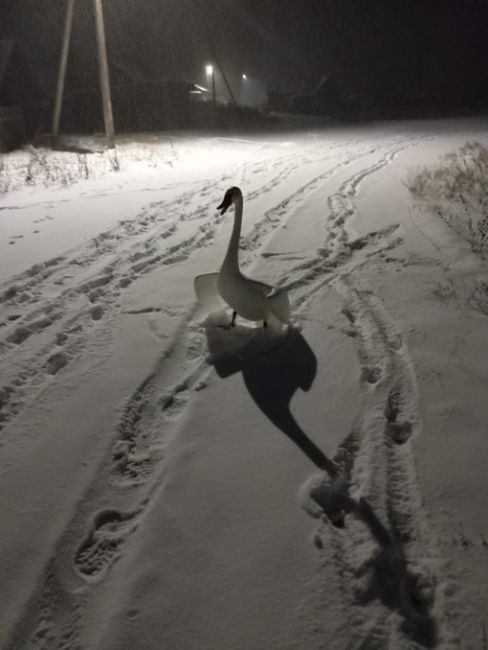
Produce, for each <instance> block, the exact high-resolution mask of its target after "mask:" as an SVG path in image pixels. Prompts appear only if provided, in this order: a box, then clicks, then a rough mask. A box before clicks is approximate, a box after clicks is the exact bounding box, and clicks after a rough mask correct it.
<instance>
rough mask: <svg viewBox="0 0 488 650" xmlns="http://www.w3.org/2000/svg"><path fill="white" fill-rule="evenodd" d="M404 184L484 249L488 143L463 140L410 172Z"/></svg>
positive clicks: (474, 247)
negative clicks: (429, 163) (435, 160)
mask: <svg viewBox="0 0 488 650" xmlns="http://www.w3.org/2000/svg"><path fill="white" fill-rule="evenodd" d="M407 187H408V188H409V190H410V191H411V192H412V193H413V194H414V195H415V196H416V197H418V198H420V199H423V200H424V201H427V202H428V203H429V204H430V206H431V207H432V208H433V209H434V210H435V212H436V213H437V214H438V215H439V217H440V218H441V219H442V220H443V221H444V222H445V223H446V224H447V225H448V226H449V227H450V228H453V229H454V230H455V231H456V232H457V233H458V234H459V235H460V236H461V237H463V239H465V240H466V241H468V242H469V244H470V245H471V248H472V250H473V251H475V252H477V253H486V252H487V251H488V147H487V146H485V145H482V144H480V143H479V142H466V144H465V145H463V146H462V147H461V148H460V149H459V151H456V152H453V153H450V154H448V155H446V156H444V157H443V158H442V159H441V160H440V161H439V163H438V164H437V165H435V166H431V167H421V168H420V169H417V170H415V171H414V172H413V173H411V174H410V176H409V178H408V179H407Z"/></svg>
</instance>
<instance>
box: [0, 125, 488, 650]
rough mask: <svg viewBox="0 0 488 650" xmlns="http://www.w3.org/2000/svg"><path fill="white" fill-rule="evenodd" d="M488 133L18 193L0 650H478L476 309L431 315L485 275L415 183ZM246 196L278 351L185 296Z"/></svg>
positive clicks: (1, 484)
mask: <svg viewBox="0 0 488 650" xmlns="http://www.w3.org/2000/svg"><path fill="white" fill-rule="evenodd" d="M486 135H487V134H486V132H483V131H482V130H481V129H480V127H479V125H477V124H476V123H474V122H471V123H470V122H466V123H463V122H451V123H445V124H443V123H430V124H419V125H411V124H403V125H397V126H395V125H379V126H375V127H368V128H357V129H352V128H350V129H347V130H329V131H327V130H319V129H316V130H310V131H302V132H284V133H282V134H274V135H273V136H266V137H264V136H260V137H257V136H255V137H248V138H246V137H241V136H239V137H236V138H204V137H201V138H191V137H184V138H183V137H181V138H178V137H175V138H174V139H173V140H172V141H171V143H170V146H169V145H168V143H167V142H166V141H164V142H163V141H162V142H161V145H160V146H161V153H160V154H159V155H160V160H161V161H163V162H162V164H160V165H159V166H153V167H151V166H150V167H144V160H142V161H139V162H138V164H135V163H132V164H127V166H126V167H125V168H123V169H122V170H121V171H119V172H117V173H116V172H113V173H104V174H103V175H100V176H99V177H97V176H96V175H94V176H93V177H91V178H90V179H89V180H86V181H83V182H80V183H79V184H76V185H73V186H72V187H69V188H61V189H59V188H49V189H46V188H41V187H34V188H31V189H29V191H28V192H26V191H25V190H22V189H18V190H15V191H12V192H11V193H9V194H7V195H6V196H5V197H4V198H3V200H2V205H0V208H1V210H0V232H2V233H3V234H4V235H5V237H4V241H3V243H2V256H3V257H2V259H3V260H4V263H3V264H2V269H1V278H2V280H1V282H2V284H1V286H0V308H1V316H0V325H1V327H0V356H1V364H2V366H1V367H2V377H1V382H0V385H1V386H2V387H3V388H1V389H0V390H1V392H0V414H1V420H0V424H1V431H0V440H1V447H0V454H1V456H2V464H1V473H0V504H1V509H2V513H3V520H4V525H3V526H2V530H1V532H0V570H1V575H2V586H1V592H0V593H1V595H2V602H3V603H4V604H3V607H2V611H1V613H0V644H1V647H2V648H6V649H8V650H10V649H18V650H21V649H22V650H24V649H27V648H29V649H36V650H40V649H41V648H42V649H45V650H51V649H61V648H65V649H67V648H85V649H87V650H88V649H92V648H103V649H104V650H105V649H109V648H110V649H113V650H115V649H117V650H120V649H127V650H129V649H133V648H138V649H141V650H146V649H147V650H151V649H152V648H161V647H164V648H174V649H175V650H176V649H185V650H193V648H195V649H196V648H198V649H199V650H200V649H203V648H208V649H209V650H210V649H212V650H217V649H219V650H220V649H221V648H222V650H223V649H225V650H228V649H234V648H235V649H239V650H241V649H242V650H244V649H245V650H251V649H252V650H254V649H256V650H258V649H261V648H267V649H276V650H279V649H282V648H287V649H291V648H296V649H301V648H306V649H307V650H308V649H311V650H314V649H315V648H317V649H318V648H328V649H336V648H337V649H338V650H339V649H341V650H342V649H349V648H351V649H352V648H392V649H404V648H405V649H407V648H423V647H430V648H432V647H439V648H479V647H483V646H482V643H483V637H482V634H483V630H484V629H485V628H484V625H485V624H486V625H488V605H487V600H488V589H487V587H486V585H485V581H484V580H483V579H482V575H483V572H484V573H485V575H486V571H487V570H488V551H487V547H488V545H487V542H486V539H488V521H487V520H486V514H485V513H486V506H487V505H488V504H487V503H486V496H484V495H485V494H486V493H487V491H486V487H487V485H486V483H487V480H486V477H485V472H484V469H483V468H484V467H485V466H486V461H487V460H488V458H487V448H486V444H484V443H483V436H484V431H483V425H482V423H483V422H486V418H487V417H488V412H487V407H486V406H485V401H484V397H483V396H484V394H485V390H486V380H487V379H488V375H487V370H486V366H485V364H482V363H481V361H480V355H479V350H480V349H484V348H485V347H486V333H485V331H486V315H485V314H482V313H481V312H476V311H473V310H472V309H471V310H470V309H468V307H466V308H460V306H459V304H458V302H456V301H454V300H453V301H452V303H449V302H448V301H446V302H445V303H444V304H440V303H439V302H435V301H434V299H433V297H432V296H433V290H434V289H435V288H436V287H437V286H438V285H439V284H442V283H443V282H445V281H446V273H452V272H453V269H454V270H456V269H457V268H460V269H462V272H463V274H464V275H463V278H462V281H460V283H459V295H462V296H464V294H466V292H467V291H468V289H467V288H466V287H467V286H468V285H469V283H470V282H474V281H475V278H478V277H479V276H480V274H483V273H486V269H484V267H483V266H482V264H481V262H479V261H477V260H475V259H474V257H473V256H472V254H471V253H470V252H469V251H466V250H465V247H463V242H459V241H457V240H456V238H455V236H454V234H453V233H452V232H451V231H449V230H447V232H446V229H445V227H444V228H443V227H442V224H441V223H437V222H436V220H435V217H434V216H432V215H429V214H428V213H426V212H422V209H421V208H419V207H415V206H413V204H412V201H411V198H410V196H409V193H408V190H407V189H406V188H405V186H404V185H403V184H402V180H403V179H404V178H405V176H406V173H407V170H408V169H409V168H411V167H412V166H415V165H418V164H424V163H428V162H431V161H432V160H434V159H435V157H436V156H437V155H439V154H440V153H443V152H444V151H448V150H450V149H452V148H455V147H456V146H458V145H459V144H460V143H462V142H464V141H465V140H466V139H473V138H475V137H476V138H484V139H486ZM125 146H126V147H127V150H130V146H131V145H130V144H126V145H125ZM152 146H153V147H156V150H157V143H156V145H154V143H153V144H152ZM165 156H166V157H165ZM142 157H143V156H142ZM231 185H238V186H240V187H241V188H242V190H243V193H244V200H245V204H244V231H243V237H242V239H241V264H242V266H243V267H244V269H245V270H246V272H247V273H248V274H250V275H252V276H253V277H254V276H255V277H257V278H259V279H261V280H263V281H266V282H269V283H270V284H274V285H278V286H286V287H288V289H289V294H290V299H291V303H292V311H293V315H294V321H295V323H296V326H297V327H296V329H295V330H294V331H293V332H292V333H291V335H290V336H289V338H288V339H286V341H285V343H284V344H282V345H278V346H277V345H276V341H274V340H272V339H270V338H269V336H268V334H266V333H265V332H264V331H263V330H254V329H252V328H250V327H248V326H246V324H245V323H244V322H241V323H239V325H238V327H237V328H235V330H232V331H227V330H223V329H222V328H220V327H218V326H216V325H215V322H216V321H215V320H214V321H212V320H210V321H207V322H205V319H204V315H202V314H201V313H199V311H198V308H197V306H196V304H195V301H194V295H193V278H194V277H195V276H196V275H198V274H199V273H205V272H208V271H214V270H217V269H218V268H219V265H220V263H221V260H222V259H223V255H224V252H225V248H226V245H227V241H228V237H229V235H230V228H231V222H232V217H231V216H230V215H229V214H225V215H223V216H221V215H220V214H219V213H217V212H216V210H215V208H216V206H217V205H218V203H219V202H220V201H221V199H222V197H223V194H224V192H225V190H226V189H227V188H228V187H229V186H231ZM44 228H45V229H46V230H45V231H43V229H44ZM33 229H34V230H39V232H38V233H35V234H34V231H33ZM43 232H44V234H43ZM37 235H41V238H39V239H36V236H37ZM432 240H434V243H432ZM446 268H447V269H448V271H446ZM463 292H464V293H463ZM468 297H469V296H468ZM220 322H221V321H220ZM439 323H442V324H441V325H439ZM456 346H457V347H456ZM460 347H462V348H463V354H462V360H461V359H460V363H459V365H457V361H456V359H457V358H458V356H456V355H457V353H458V352H459V349H460ZM453 350H454V352H453ZM210 352H212V353H213V356H211V355H210ZM222 352H223V354H222ZM466 368H467V370H466ZM459 430H462V431H463V436H464V439H463V441H462V442H461V441H460V440H459V437H458V436H457V435H456V431H459ZM468 440H469V444H467V441H468ZM439 446H441V447H442V449H441V450H439ZM331 460H333V461H334V462H335V463H336V464H337V465H338V466H339V467H340V471H341V478H340V479H336V480H335V481H333V480H332V478H331V477H329V476H328V474H327V472H323V468H324V467H329V464H330V461H331ZM346 486H347V490H348V496H347V498H346V501H347V504H346V505H347V507H346V511H347V512H346V514H345V516H344V513H343V507H344V497H343V494H344V491H345V490H346ZM341 499H342V500H341ZM310 515H312V516H310ZM460 553H462V554H463V557H462V558H461V559H459V554H460ZM455 559H456V566H454V565H453V561H454V560H455Z"/></svg>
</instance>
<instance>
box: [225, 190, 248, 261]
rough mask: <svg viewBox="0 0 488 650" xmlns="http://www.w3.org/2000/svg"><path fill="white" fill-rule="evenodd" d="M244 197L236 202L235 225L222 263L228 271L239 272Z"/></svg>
mask: <svg viewBox="0 0 488 650" xmlns="http://www.w3.org/2000/svg"><path fill="white" fill-rule="evenodd" d="M242 203H243V201H242V198H238V199H237V200H236V202H235V209H234V226H233V228H232V234H231V236H230V241H229V246H228V247H227V253H226V255H225V258H224V262H223V264H222V269H225V270H226V271H235V272H239V238H240V236H241V226H242Z"/></svg>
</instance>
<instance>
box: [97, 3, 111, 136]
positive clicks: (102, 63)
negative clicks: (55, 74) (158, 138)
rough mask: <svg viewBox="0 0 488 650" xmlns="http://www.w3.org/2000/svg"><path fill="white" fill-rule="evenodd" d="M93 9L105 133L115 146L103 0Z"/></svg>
mask: <svg viewBox="0 0 488 650" xmlns="http://www.w3.org/2000/svg"><path fill="white" fill-rule="evenodd" d="M93 9H94V12H95V24H96V31H97V53H98V70H99V75H100V88H101V90H102V102H103V121H104V124H105V135H106V137H107V143H108V146H109V147H111V148H113V147H114V146H115V141H114V118H113V113H112V99H111V97H110V79H109V73H108V61H107V44H106V41H105V26H104V22H103V8H102V0H93Z"/></svg>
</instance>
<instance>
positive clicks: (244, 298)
mask: <svg viewBox="0 0 488 650" xmlns="http://www.w3.org/2000/svg"><path fill="white" fill-rule="evenodd" d="M232 204H233V205H234V226H233V228H232V234H231V237H230V241H229V246H228V248H227V253H226V255H225V258H224V262H223V264H222V267H221V269H220V272H219V273H206V274H204V275H199V276H198V277H197V278H195V292H196V294H197V298H198V300H199V302H200V304H201V305H202V306H203V307H204V308H205V309H207V310H208V311H211V310H213V309H217V308H219V307H222V306H223V305H222V300H223V301H224V302H225V303H226V304H227V305H229V307H231V308H232V309H233V311H234V316H233V321H232V324H233V322H234V319H235V314H237V315H239V316H242V318H245V319H246V320H250V321H262V322H263V323H264V324H266V323H267V322H268V321H269V320H270V319H272V318H273V317H274V318H275V319H277V320H278V321H280V322H281V323H288V322H289V320H290V304H289V302H288V294H287V293H286V291H285V290H284V289H279V290H277V289H274V288H273V287H272V286H270V285H269V284H265V283H264V282H258V281H257V280H252V279H251V278H248V277H246V276H245V275H243V273H241V271H240V269H239V238H240V235H241V226H242V213H243V199H242V192H241V190H240V189H239V188H238V187H232V188H230V189H229V190H227V192H226V194H225V197H224V200H223V201H222V203H221V204H220V205H219V207H218V208H217V209H219V210H222V214H223V213H224V212H225V211H226V210H227V208H228V207H229V206H230V205H232Z"/></svg>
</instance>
